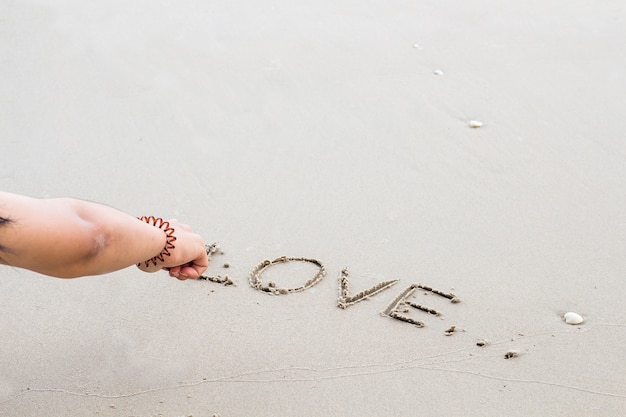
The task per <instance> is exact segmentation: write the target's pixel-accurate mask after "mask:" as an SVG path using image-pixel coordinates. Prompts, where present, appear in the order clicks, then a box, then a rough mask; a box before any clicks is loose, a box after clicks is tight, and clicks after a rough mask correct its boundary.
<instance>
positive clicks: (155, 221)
mask: <svg viewBox="0 0 626 417" xmlns="http://www.w3.org/2000/svg"><path fill="white" fill-rule="evenodd" d="M138 219H139V220H141V221H143V222H146V223H148V224H150V225H152V226H154V227H157V228H159V229H161V230H163V232H165V247H164V248H163V250H162V251H161V253H160V254H158V255H157V256H155V257H154V258H151V259H148V260H147V261H143V262H139V263H138V264H137V266H141V264H142V263H144V264H145V265H146V268H147V267H149V266H150V263H151V262H152V264H153V265H154V266H156V265H157V261H160V262H164V261H165V257H166V256H170V255H171V253H170V249H174V248H175V246H174V242H175V241H176V236H174V232H175V231H176V230H174V228H173V227H170V222H166V221H164V220H163V219H162V218H160V217H154V216H141V217H138Z"/></svg>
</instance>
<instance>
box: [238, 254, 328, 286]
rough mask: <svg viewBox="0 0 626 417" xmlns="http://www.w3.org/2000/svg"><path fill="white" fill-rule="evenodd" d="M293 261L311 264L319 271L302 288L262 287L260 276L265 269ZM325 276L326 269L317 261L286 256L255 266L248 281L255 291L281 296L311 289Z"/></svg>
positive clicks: (267, 260)
mask: <svg viewBox="0 0 626 417" xmlns="http://www.w3.org/2000/svg"><path fill="white" fill-rule="evenodd" d="M293 261H296V262H309V263H312V264H314V265H317V266H318V268H319V271H317V273H316V274H315V275H314V276H313V278H311V279H308V280H307V281H306V282H305V283H304V285H303V286H301V287H298V288H275V287H274V286H270V285H263V283H262V282H261V274H263V272H264V271H265V270H266V269H267V268H269V267H270V266H272V265H276V264H281V263H287V262H293ZM325 276H326V267H324V264H322V263H321V262H320V261H318V260H317V259H310V258H288V257H286V256H281V257H280V258H276V259H274V260H273V261H270V260H269V259H266V260H264V261H263V262H261V263H260V264H258V265H257V266H255V267H254V269H253V270H252V272H250V280H249V281H250V286H251V287H252V288H254V289H255V290H259V291H263V292H266V293H268V294H274V295H281V294H289V293H292V292H300V291H304V290H306V289H307V288H309V287H312V286H314V285H315V284H317V283H318V282H320V281H321V280H322V279H323V278H324V277H325Z"/></svg>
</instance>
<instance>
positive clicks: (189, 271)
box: [180, 266, 201, 279]
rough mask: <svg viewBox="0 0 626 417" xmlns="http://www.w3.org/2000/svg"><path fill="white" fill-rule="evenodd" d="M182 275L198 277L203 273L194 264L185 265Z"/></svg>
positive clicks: (192, 277)
mask: <svg viewBox="0 0 626 417" xmlns="http://www.w3.org/2000/svg"><path fill="white" fill-rule="evenodd" d="M180 275H181V276H185V277H187V278H191V279H197V278H198V277H200V275H201V273H200V272H199V271H198V270H197V269H196V268H194V267H193V266H184V267H183V268H182V269H181V271H180Z"/></svg>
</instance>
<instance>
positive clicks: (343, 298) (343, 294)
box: [337, 268, 399, 309]
mask: <svg viewBox="0 0 626 417" xmlns="http://www.w3.org/2000/svg"><path fill="white" fill-rule="evenodd" d="M398 281H399V280H397V279H394V280H392V281H383V282H379V283H378V284H376V285H374V286H373V287H371V288H368V289H367V290H363V291H361V292H360V293H358V294H356V295H352V296H351V295H350V283H349V282H348V269H347V268H344V269H342V270H341V274H340V275H339V298H338V299H337V307H339V308H342V309H344V308H348V307H350V306H351V305H353V304H356V303H358V302H359V301H363V300H366V299H368V298H370V297H373V296H374V295H376V294H378V293H379V292H382V291H384V290H386V289H387V288H390V287H391V286H393V285H394V284H395V283H397V282H398Z"/></svg>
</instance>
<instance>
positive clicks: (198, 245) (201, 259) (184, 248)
mask: <svg viewBox="0 0 626 417" xmlns="http://www.w3.org/2000/svg"><path fill="white" fill-rule="evenodd" d="M169 223H170V227H172V228H174V230H175V231H174V236H176V241H175V242H174V249H170V256H165V257H164V259H163V261H164V262H163V263H161V264H159V265H158V266H157V268H161V269H165V270H167V271H169V274H170V276H171V277H174V278H178V279H180V280H185V279H188V278H192V279H196V278H198V277H200V275H202V273H203V272H204V271H206V269H207V267H208V266H209V259H208V257H207V253H206V247H205V244H204V241H203V239H202V237H200V235H198V234H196V233H194V232H193V231H192V230H191V227H189V226H188V225H186V224H183V223H180V222H179V221H178V220H176V219H172V220H169ZM139 269H141V270H142V271H145V272H154V268H152V267H145V264H143V263H142V264H140V265H139Z"/></svg>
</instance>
